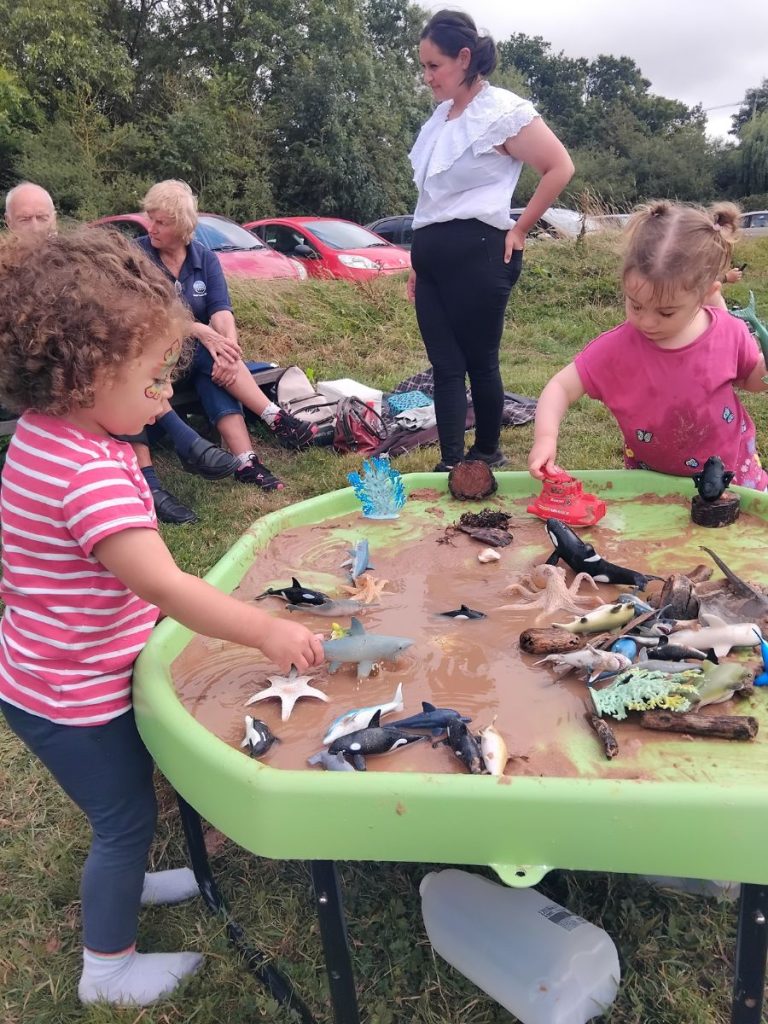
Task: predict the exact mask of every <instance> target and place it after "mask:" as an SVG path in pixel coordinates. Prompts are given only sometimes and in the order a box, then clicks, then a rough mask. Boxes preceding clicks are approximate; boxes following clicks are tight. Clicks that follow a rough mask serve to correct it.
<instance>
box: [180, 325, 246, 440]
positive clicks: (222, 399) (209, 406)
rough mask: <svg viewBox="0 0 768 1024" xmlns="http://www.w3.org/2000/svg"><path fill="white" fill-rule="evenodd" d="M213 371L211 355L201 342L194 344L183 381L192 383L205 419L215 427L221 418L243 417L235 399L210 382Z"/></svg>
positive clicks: (219, 386)
mask: <svg viewBox="0 0 768 1024" xmlns="http://www.w3.org/2000/svg"><path fill="white" fill-rule="evenodd" d="M212 370H213V358H212V357H211V353H210V352H209V351H208V349H207V348H206V347H205V345H203V344H202V343H201V342H199V341H196V342H195V354H194V355H193V356H192V362H191V364H190V367H189V370H188V371H187V373H186V374H185V379H186V380H190V381H191V382H192V386H193V387H194V389H195V391H196V392H197V397H198V398H199V399H200V404H201V405H202V407H203V411H204V412H205V415H206V417H207V418H208V420H209V421H210V422H211V424H212V425H213V426H214V427H215V426H216V424H217V423H218V421H219V420H220V419H221V418H222V417H223V416H231V415H232V414H233V413H239V414H240V415H241V416H242V415H243V407H242V405H241V404H240V402H238V400H237V399H236V398H233V397H232V395H230V393H229V392H228V391H227V390H226V389H225V388H223V387H222V386H221V385H220V384H214V382H213V381H212V380H211V371H212Z"/></svg>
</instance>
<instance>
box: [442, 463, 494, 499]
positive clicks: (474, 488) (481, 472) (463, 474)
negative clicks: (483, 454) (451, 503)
mask: <svg viewBox="0 0 768 1024" xmlns="http://www.w3.org/2000/svg"><path fill="white" fill-rule="evenodd" d="M497 487H498V484H497V483H496V477H495V476H494V475H493V473H492V472H491V469H490V466H488V465H487V463H485V462H481V461H479V460H477V461H471V462H460V463H459V464H458V465H457V466H454V467H453V469H452V470H451V471H450V473H449V474H448V490H449V491H450V492H451V494H452V495H453V496H454V498H458V499H459V500H460V501H476V500H477V499H479V498H487V497H488V496H489V495H490V494H494V493H495V491H496V488H497Z"/></svg>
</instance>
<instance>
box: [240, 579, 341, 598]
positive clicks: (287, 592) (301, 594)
mask: <svg viewBox="0 0 768 1024" xmlns="http://www.w3.org/2000/svg"><path fill="white" fill-rule="evenodd" d="M265 597H282V599H283V600H284V601H287V602H288V604H324V603H325V602H326V601H329V600H330V598H329V597H328V595H327V594H323V593H321V592H320V591H319V590H310V589H309V587H302V585H301V584H300V583H299V581H298V580H297V579H296V577H295V576H294V577H293V579H292V580H291V584H290V586H286V587H268V588H267V589H266V590H265V591H264V593H263V594H259V595H258V596H257V597H256V600H257V601H261V600H263V598H265Z"/></svg>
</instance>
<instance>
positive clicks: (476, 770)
mask: <svg viewBox="0 0 768 1024" xmlns="http://www.w3.org/2000/svg"><path fill="white" fill-rule="evenodd" d="M440 743H445V744H447V745H448V746H449V747H450V748H451V750H452V751H453V752H454V754H455V755H456V757H458V758H459V760H460V761H461V762H462V764H464V765H465V767H466V768H468V769H469V771H470V773H471V774H472V775H485V774H486V771H485V766H484V764H483V755H482V753H481V751H480V744H479V743H478V742H477V740H476V739H475V737H474V736H473V735H472V733H471V732H470V731H469V729H468V728H467V726H466V723H465V722H462V721H461V719H459V718H452V719H451V721H450V722H449V723H448V735H447V736H446V737H445V739H444V740H439V741H438V743H433V744H432V746H433V747H436V746H439V744H440Z"/></svg>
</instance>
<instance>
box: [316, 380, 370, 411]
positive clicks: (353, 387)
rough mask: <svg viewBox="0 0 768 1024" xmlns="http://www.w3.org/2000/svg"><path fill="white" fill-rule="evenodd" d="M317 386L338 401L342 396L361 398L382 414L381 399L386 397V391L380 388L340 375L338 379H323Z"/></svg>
mask: <svg viewBox="0 0 768 1024" xmlns="http://www.w3.org/2000/svg"><path fill="white" fill-rule="evenodd" d="M316 386H317V390H318V392H319V393H320V394H321V395H323V396H324V397H325V398H329V399H331V400H333V399H336V400H337V401H338V400H340V399H342V398H359V399H360V400H361V401H363V402H365V404H366V405H370V406H371V408H372V409H374V410H375V411H376V412H377V413H378V414H379V415H381V400H382V398H383V397H384V393H383V392H382V391H379V390H378V388H369V387H368V385H367V384H361V383H360V382H359V381H357V380H352V378H351V377H339V378H338V380H321V381H320V383H319V384H317V385H316Z"/></svg>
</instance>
